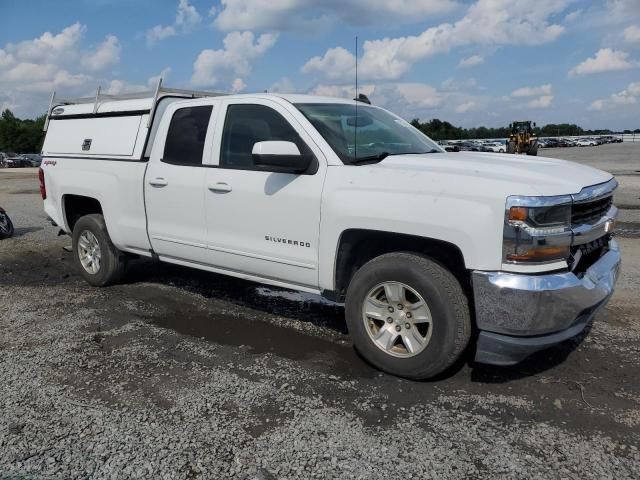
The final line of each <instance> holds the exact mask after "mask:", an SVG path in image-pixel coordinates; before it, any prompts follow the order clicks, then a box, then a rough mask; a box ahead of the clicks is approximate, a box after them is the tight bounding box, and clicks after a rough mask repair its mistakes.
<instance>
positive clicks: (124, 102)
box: [52, 93, 353, 119]
mask: <svg viewBox="0 0 640 480" xmlns="http://www.w3.org/2000/svg"><path fill="white" fill-rule="evenodd" d="M273 97H279V98H282V99H284V100H286V101H288V102H291V103H353V100H349V99H346V98H335V97H325V96H319V95H304V94H281V93H245V94H233V95H225V98H227V99H235V98H263V99H267V98H273ZM200 98H202V97H200ZM184 100H185V101H187V100H192V98H189V97H184ZM153 102H154V98H153V96H151V95H150V96H149V97H146V98H132V99H120V98H118V97H108V96H105V97H103V98H100V100H99V101H98V102H96V101H94V100H93V99H91V98H89V97H88V98H84V99H79V100H78V103H71V104H67V103H61V104H57V105H55V106H54V108H53V113H52V119H55V118H56V117H64V116H68V115H84V114H91V113H107V112H109V113H113V112H131V111H136V112H137V111H139V112H144V111H148V110H150V109H151V108H152V106H153Z"/></svg>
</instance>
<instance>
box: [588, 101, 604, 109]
mask: <svg viewBox="0 0 640 480" xmlns="http://www.w3.org/2000/svg"><path fill="white" fill-rule="evenodd" d="M603 108H604V100H594V101H593V103H592V104H591V105H590V106H589V110H595V111H599V110H602V109H603Z"/></svg>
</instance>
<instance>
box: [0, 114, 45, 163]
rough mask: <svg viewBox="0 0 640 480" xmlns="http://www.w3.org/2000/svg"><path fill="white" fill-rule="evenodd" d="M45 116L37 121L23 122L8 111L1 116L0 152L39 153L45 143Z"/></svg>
mask: <svg viewBox="0 0 640 480" xmlns="http://www.w3.org/2000/svg"><path fill="white" fill-rule="evenodd" d="M45 118H46V117H45V115H42V116H40V117H38V118H36V119H35V120H28V119H27V120H21V119H19V118H17V117H16V116H15V115H14V114H13V112H11V110H9V109H7V110H5V111H4V112H2V114H1V115H0V151H2V152H16V153H37V152H40V150H41V149H42V142H43V141H44V132H43V131H42V128H43V127H44V122H45Z"/></svg>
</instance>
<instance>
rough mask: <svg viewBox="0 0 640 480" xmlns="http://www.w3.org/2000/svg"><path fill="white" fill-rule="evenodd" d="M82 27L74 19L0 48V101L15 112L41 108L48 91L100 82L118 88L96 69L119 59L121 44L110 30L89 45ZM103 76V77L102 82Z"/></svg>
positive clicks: (78, 89) (81, 90)
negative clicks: (84, 42)
mask: <svg viewBox="0 0 640 480" xmlns="http://www.w3.org/2000/svg"><path fill="white" fill-rule="evenodd" d="M86 30H87V28H86V27H85V26H84V25H81V24H79V23H74V24H73V25H69V26H68V27H66V28H64V29H62V30H61V31H60V32H58V33H55V32H54V33H52V32H45V33H43V34H42V35H40V36H37V37H35V38H33V39H30V40H24V41H20V42H17V43H8V44H6V45H5V46H4V47H2V48H0V92H2V94H0V103H2V105H5V106H7V105H9V106H10V107H11V108H12V109H13V110H14V113H15V114H16V115H18V116H29V117H33V116H36V115H40V114H42V113H43V112H45V111H46V108H47V104H48V100H49V96H50V95H51V93H52V92H53V91H56V92H57V94H58V95H59V96H65V97H75V96H82V95H87V94H88V92H89V91H91V90H94V88H95V86H97V85H98V84H99V83H102V85H106V86H107V89H109V88H111V90H117V89H118V88H120V89H122V88H124V87H123V86H122V85H120V86H119V85H118V82H117V81H116V83H115V84H113V85H111V83H110V82H108V80H107V79H105V78H104V76H103V75H104V74H102V73H101V72H103V71H105V70H107V69H108V68H109V67H112V66H113V65H115V64H117V63H118V62H119V57H120V52H121V46H120V42H119V40H118V38H117V37H116V36H115V35H107V36H106V37H105V38H104V40H103V41H102V42H101V43H99V44H97V45H95V46H91V47H89V48H87V47H85V46H83V45H82V40H83V36H84V34H85V32H86ZM105 81H106V83H105Z"/></svg>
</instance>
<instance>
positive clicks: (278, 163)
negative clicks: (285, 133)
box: [251, 140, 313, 174]
mask: <svg viewBox="0 0 640 480" xmlns="http://www.w3.org/2000/svg"><path fill="white" fill-rule="evenodd" d="M251 156H252V157H253V163H254V164H255V165H256V167H259V168H260V169H261V170H266V171H269V172H279V173H295V174H301V173H305V172H307V171H308V170H309V167H310V166H311V162H312V160H313V155H303V154H301V153H300V150H299V149H298V146H297V145H296V144H295V143H293V142H285V141H281V140H269V141H266V142H256V143H254V144H253V149H252V151H251Z"/></svg>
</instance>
